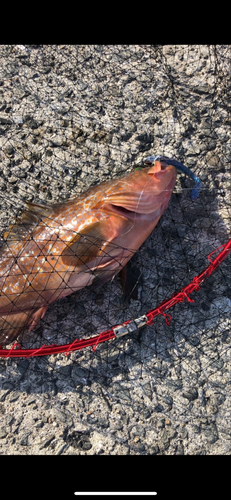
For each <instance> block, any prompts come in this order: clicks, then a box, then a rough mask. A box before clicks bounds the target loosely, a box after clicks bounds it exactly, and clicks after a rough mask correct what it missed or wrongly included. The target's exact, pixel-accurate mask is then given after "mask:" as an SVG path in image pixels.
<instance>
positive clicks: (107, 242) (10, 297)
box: [0, 161, 177, 346]
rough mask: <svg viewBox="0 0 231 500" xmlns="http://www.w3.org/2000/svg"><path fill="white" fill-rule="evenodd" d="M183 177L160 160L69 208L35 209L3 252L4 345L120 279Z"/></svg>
mask: <svg viewBox="0 0 231 500" xmlns="http://www.w3.org/2000/svg"><path fill="white" fill-rule="evenodd" d="M176 175H177V171H176V168H175V167H174V166H172V165H167V164H166V163H164V162H160V161H155V163H154V164H153V165H152V166H151V167H150V166H148V167H146V168H143V169H142V170H136V171H133V172H131V173H129V174H127V175H125V176H123V177H122V178H120V179H116V180H112V181H108V182H105V183H102V184H100V185H97V186H94V187H93V188H90V189H89V190H88V191H87V192H85V193H83V194H82V195H81V196H79V197H74V198H70V199H69V200H68V201H65V202H63V203H56V204H54V205H48V206H45V205H44V206H43V205H38V204H31V203H28V210H26V211H25V212H24V213H23V214H22V217H21V219H19V220H17V221H16V223H15V224H14V225H12V226H10V228H9V230H8V232H7V233H5V235H4V244H3V247H2V248H1V249H0V345H2V346H3V345H7V344H8V343H11V342H12V341H13V340H14V339H15V338H16V337H17V336H18V335H19V333H20V332H21V331H22V330H23V329H24V328H25V327H28V328H29V329H30V330H32V329H33V328H34V327H35V326H36V325H37V323H38V321H39V319H40V318H42V317H43V316H44V314H45V312H46V310H47V307H48V306H49V304H51V303H52V302H54V301H55V300H57V299H60V298H62V297H65V296H67V295H69V294H71V293H73V292H76V291H77V290H80V289H82V288H84V287H85V286H89V285H93V286H95V287H97V286H99V285H101V284H103V283H105V282H106V281H108V280H110V279H112V278H113V277H114V276H115V275H116V274H117V273H119V272H120V271H121V269H122V268H123V267H124V266H125V265H126V263H127V262H128V261H129V260H130V258H131V257H132V255H133V254H134V253H135V252H136V251H137V250H138V248H139V247H140V246H141V245H142V243H143V242H144V241H145V240H146V238H147V237H148V236H149V234H150V233H151V232H152V230H153V229H154V227H155V226H156V224H157V223H158V221H159V219H160V217H161V215H162V214H163V212H164V211H165V209H166V208H167V206H168V203H169V200H170V197H171V194H172V191H173V189H174V185H175V181H176Z"/></svg>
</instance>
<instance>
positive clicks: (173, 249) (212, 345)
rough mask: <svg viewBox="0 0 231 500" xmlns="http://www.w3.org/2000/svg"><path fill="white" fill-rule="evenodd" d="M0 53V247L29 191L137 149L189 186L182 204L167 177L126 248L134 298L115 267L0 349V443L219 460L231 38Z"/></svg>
mask: <svg viewBox="0 0 231 500" xmlns="http://www.w3.org/2000/svg"><path fill="white" fill-rule="evenodd" d="M0 60H1V64H0V159H1V162H0V204H1V221H0V224H1V227H0V229H1V235H2V236H1V244H2V248H3V247H4V245H7V241H6V237H5V235H6V231H9V225H13V224H14V221H15V220H16V218H20V215H21V213H22V211H23V210H25V209H26V207H27V204H26V202H27V201H29V202H34V203H40V204H45V205H46V204H52V203H55V202H60V201H65V200H67V199H68V198H69V197H70V196H72V195H73V194H75V195H76V196H78V195H80V193H82V192H83V191H84V190H86V189H87V188H89V187H91V186H93V185H95V184H98V183H101V182H103V181H105V180H110V179H115V178H117V177H118V176H121V175H123V174H125V173H127V172H130V171H132V170H133V169H135V168H140V167H141V168H142V166H143V165H144V159H145V158H146V157H147V156H148V155H153V154H154V155H155V154H160V155H164V156H167V157H170V158H176V159H177V160H178V161H180V162H182V163H183V164H184V165H186V166H187V167H188V168H191V169H192V170H193V172H195V174H196V175H197V176H198V177H199V179H200V180H201V182H202V187H201V190H200V194H199V197H198V198H197V199H196V200H195V201H192V199H191V197H190V192H191V189H192V181H191V180H190V179H188V178H186V177H185V175H183V174H178V176H177V182H176V186H175V189H174V192H173V194H172V197H171V201H170V204H169V207H168V208H167V210H166V211H165V213H164V214H163V215H162V217H161V219H160V221H159V223H158V225H157V227H156V228H155V229H154V231H153V232H152V234H151V235H150V236H149V237H148V239H147V240H146V241H145V242H144V244H143V245H142V247H141V248H140V249H139V251H138V252H136V253H135V254H134V255H133V256H132V258H131V261H130V266H129V280H130V282H131V283H133V284H134V286H133V291H134V289H135V291H136V293H135V296H134V295H131V294H130V296H129V294H128V296H125V295H124V294H123V292H122V287H121V281H120V278H119V276H116V277H115V278H114V279H113V280H112V281H109V282H108V283H106V284H104V285H103V286H102V287H99V288H98V289H97V290H92V289H91V287H86V288H84V289H82V290H80V291H79V292H76V293H73V294H72V295H69V296H68V297H65V298H63V299H61V300H58V301H56V302H54V303H53V304H51V305H50V306H49V308H48V310H47V312H46V314H45V316H44V317H43V318H42V319H41V320H40V322H39V324H38V326H37V327H36V328H35V329H34V330H33V331H32V332H28V330H26V331H25V332H24V333H23V335H20V336H19V337H18V339H17V342H16V343H15V342H13V343H12V344H10V345H7V346H6V347H4V348H2V349H1V350H0V356H1V358H2V359H1V360H0V369H1V380H2V382H1V384H2V396H1V401H2V402H3V403H2V406H4V405H6V406H7V405H8V406H9V407H10V406H12V402H13V406H14V419H13V420H12V419H11V420H10V418H8V421H7V422H6V424H5V425H6V427H5V429H6V431H5V435H3V436H2V437H3V439H2V443H3V444H2V447H3V448H2V449H3V453H4V450H5V448H4V443H5V442H7V443H9V442H10V446H11V450H12V452H13V453H30V451H28V450H29V448H28V446H27V445H28V444H30V445H31V446H32V448H31V449H33V450H36V452H38V453H47V454H49V453H61V454H68V453H77V454H78V453H80V454H88V453H90V454H92V453H94V454H98V453H102V454H104V453H105V454H108V453H110V454H120V453H126V454H129V453H131V454H183V453H186V454H187V453H193V454H198V453H199V454H229V453H230V437H231V435H230V390H229V382H230V379H229V361H230V350H229V348H230V320H229V314H230V301H231V295H230V258H229V255H228V254H229V251H230V249H231V245H230V240H229V224H230V172H229V162H230V125H231V121H230V120H231V118H230V102H229V92H230V89H231V81H230V67H231V66H230V62H231V61H230V47H229V46H159V45H153V46H151V45H149V46H146V45H144V46H142V45H140V46H135V45H134V46H116V45H115V46H101V45H100V46H98V45H97V46H93V45H90V46H66V45H59V46H52V45H50V46H41V45H25V46H24V45H15V46H1V47H0ZM94 244H97V242H95V243H94ZM15 257H16V258H17V256H12V263H11V261H10V262H8V267H7V266H6V271H5V274H4V278H5V277H7V279H9V278H10V276H11V265H12V266H13V264H14V260H13V259H14V258H15ZM54 271H55V269H54ZM28 279H29V278H28ZM121 325H122V326H121ZM115 327H117V328H115ZM28 400H31V401H32V403H28V405H30V406H27V401H28ZM24 401H25V402H24ZM22 403H23V404H24V406H25V408H26V409H25V411H24V412H22V410H21V405H22ZM27 409H28V412H27ZM29 410H30V412H29ZM42 411H43V414H45V415H48V416H47V417H46V418H47V420H46V418H45V420H44V421H43V422H42V424H41V425H40V418H41V412H42ZM3 413H4V412H3ZM29 414H30V418H33V419H34V420H33V426H32V427H31V429H30V431H29V432H28V429H27V427H28V421H29V420H28V418H29ZM20 419H21V420H20ZM49 419H50V420H49ZM36 422H37V423H36ZM53 424H54V425H55V426H57V427H58V428H59V433H58V435H57V434H56V433H55V432H53V433H52V432H51V427H52V425H53ZM36 425H37V427H36ZM39 425H40V427H39ZM38 429H39V431H40V437H37V433H38ZM41 429H42V430H41ZM3 434H4V433H3ZM16 434H17V436H18V437H17V438H15V435H16ZM7 439H8V441H7ZM23 440H24V441H23ZM5 446H7V445H6V444H5ZM32 453H33V451H32Z"/></svg>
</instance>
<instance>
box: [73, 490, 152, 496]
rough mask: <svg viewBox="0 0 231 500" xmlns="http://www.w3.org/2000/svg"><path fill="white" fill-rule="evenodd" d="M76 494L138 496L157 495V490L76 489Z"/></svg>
mask: <svg viewBox="0 0 231 500" xmlns="http://www.w3.org/2000/svg"><path fill="white" fill-rule="evenodd" d="M74 494H75V495H81V496H82V495H89V496H92V495H97V496H100V495H114V496H121V495H129V496H130V495H136V496H143V495H149V496H150V495H157V492H156V491H75V493H74Z"/></svg>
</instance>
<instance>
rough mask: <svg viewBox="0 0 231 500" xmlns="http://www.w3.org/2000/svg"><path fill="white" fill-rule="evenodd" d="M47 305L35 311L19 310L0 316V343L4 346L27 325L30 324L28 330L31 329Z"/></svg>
mask: <svg viewBox="0 0 231 500" xmlns="http://www.w3.org/2000/svg"><path fill="white" fill-rule="evenodd" d="M47 307H48V306H45V307H41V308H40V309H37V310H36V311H20V312H17V313H13V314H8V315H5V316H0V345H1V346H5V345H7V344H10V343H11V342H13V341H14V340H15V339H16V338H17V337H18V335H19V334H20V333H21V332H22V330H23V329H24V328H26V327H28V326H30V328H29V330H30V331H31V330H33V328H34V327H35V326H36V325H37V323H38V321H39V320H40V318H43V316H44V314H45V312H46V310H47Z"/></svg>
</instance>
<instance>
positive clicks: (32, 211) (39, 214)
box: [4, 202, 54, 244]
mask: <svg viewBox="0 0 231 500" xmlns="http://www.w3.org/2000/svg"><path fill="white" fill-rule="evenodd" d="M53 210H54V206H52V205H40V204H39V203H30V202H27V209H26V210H24V211H23V212H22V215H21V217H19V218H17V219H16V221H15V222H14V224H11V225H10V227H9V229H8V230H7V231H6V232H5V233H4V240H6V241H7V244H12V243H13V242H15V241H20V240H23V239H27V238H28V236H29V235H30V233H31V231H32V230H33V229H34V227H35V226H37V225H38V224H39V223H40V222H41V221H42V219H44V218H45V217H49V215H50V214H51V212H52V211H53Z"/></svg>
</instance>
